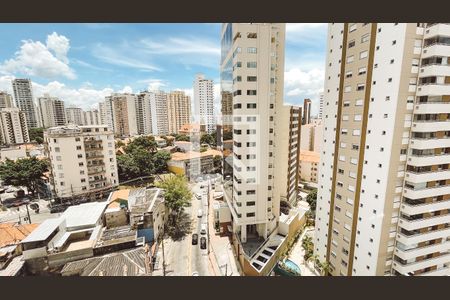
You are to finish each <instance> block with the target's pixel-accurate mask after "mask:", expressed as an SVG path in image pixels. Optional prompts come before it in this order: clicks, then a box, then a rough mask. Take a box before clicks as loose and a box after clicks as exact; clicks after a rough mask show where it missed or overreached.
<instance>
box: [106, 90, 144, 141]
mask: <svg viewBox="0 0 450 300" xmlns="http://www.w3.org/2000/svg"><path fill="white" fill-rule="evenodd" d="M136 98H137V97H136V95H134V94H119V93H116V94H112V95H111V96H108V97H106V98H105V105H106V118H107V121H106V123H107V125H108V127H109V128H110V130H112V131H113V132H114V135H115V136H116V137H130V136H134V135H137V134H138V128H137V115H136Z"/></svg>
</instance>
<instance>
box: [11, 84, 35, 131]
mask: <svg viewBox="0 0 450 300" xmlns="http://www.w3.org/2000/svg"><path fill="white" fill-rule="evenodd" d="M12 87H13V91H14V99H15V101H16V107H18V108H19V109H20V110H21V111H23V112H24V113H25V116H26V119H27V124H28V127H29V128H36V127H38V121H37V114H36V106H35V104H34V101H33V87H32V84H31V80H30V79H14V80H13V81H12Z"/></svg>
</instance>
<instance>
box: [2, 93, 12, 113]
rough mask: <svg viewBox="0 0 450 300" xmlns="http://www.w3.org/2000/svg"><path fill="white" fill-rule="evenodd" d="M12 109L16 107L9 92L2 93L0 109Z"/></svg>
mask: <svg viewBox="0 0 450 300" xmlns="http://www.w3.org/2000/svg"><path fill="white" fill-rule="evenodd" d="M11 107H14V105H13V98H12V96H11V95H10V94H8V93H7V92H4V91H0V109H1V108H11Z"/></svg>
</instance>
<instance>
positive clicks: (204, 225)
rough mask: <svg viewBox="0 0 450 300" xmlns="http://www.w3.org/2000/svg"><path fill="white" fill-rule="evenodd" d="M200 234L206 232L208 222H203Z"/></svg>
mask: <svg viewBox="0 0 450 300" xmlns="http://www.w3.org/2000/svg"><path fill="white" fill-rule="evenodd" d="M200 234H206V224H205V223H203V224H202V225H201V227H200Z"/></svg>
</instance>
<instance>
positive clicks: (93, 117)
mask: <svg viewBox="0 0 450 300" xmlns="http://www.w3.org/2000/svg"><path fill="white" fill-rule="evenodd" d="M82 122H83V125H102V122H101V117H100V113H99V111H98V110H96V109H93V110H86V111H83V112H82Z"/></svg>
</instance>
